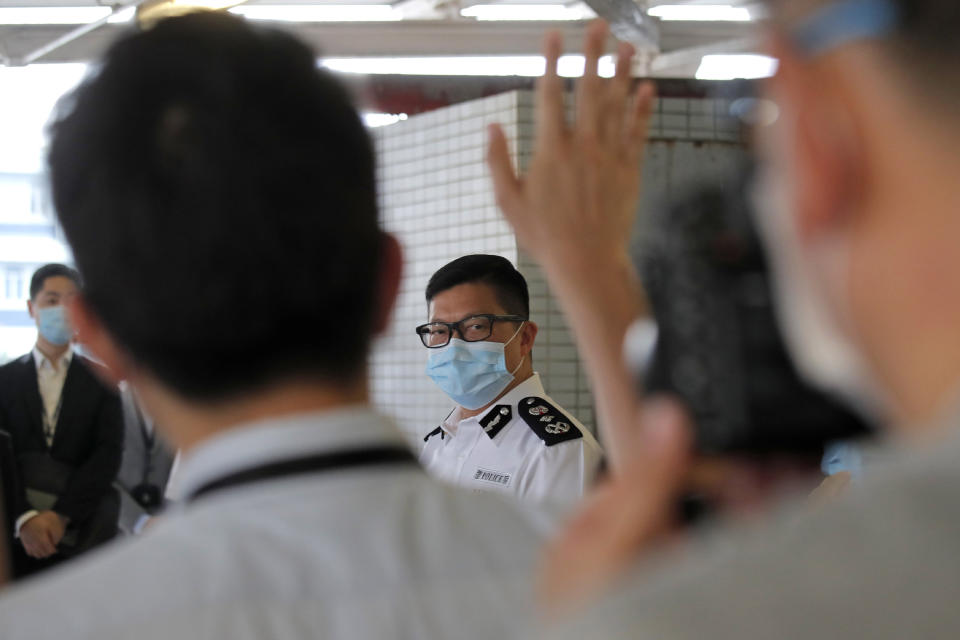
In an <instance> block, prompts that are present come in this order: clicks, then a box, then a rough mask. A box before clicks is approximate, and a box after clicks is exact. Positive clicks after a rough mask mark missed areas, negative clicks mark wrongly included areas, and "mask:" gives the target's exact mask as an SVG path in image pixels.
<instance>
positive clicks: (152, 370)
mask: <svg viewBox="0 0 960 640" xmlns="http://www.w3.org/2000/svg"><path fill="white" fill-rule="evenodd" d="M62 110H63V113H62V114H61V116H60V117H59V119H58V120H57V122H56V123H55V124H54V126H53V141H52V146H51V150H50V158H49V160H50V169H51V178H52V186H53V195H54V201H55V204H56V209H57V214H58V216H59V218H60V221H61V223H62V225H63V228H64V231H65V233H66V235H67V239H68V240H69V242H70V245H71V247H72V248H73V252H74V256H75V259H76V264H77V266H78V268H79V270H80V272H81V273H82V274H83V277H84V285H85V290H84V293H83V298H82V301H81V302H80V304H78V305H76V308H75V311H76V313H75V315H76V316H77V324H78V330H79V331H80V332H81V334H83V335H82V336H81V337H82V339H83V340H84V342H85V343H86V344H87V345H88V346H89V347H90V348H91V351H93V352H94V353H96V354H97V355H98V356H99V357H100V358H101V359H102V360H103V361H104V362H105V363H106V364H108V365H109V366H110V367H111V368H112V369H113V370H114V372H115V373H116V375H117V376H118V377H120V378H126V379H128V380H130V381H131V382H132V383H133V384H134V386H137V387H138V392H140V395H141V397H143V398H144V400H145V402H146V403H147V404H150V402H151V398H154V399H156V398H162V399H164V401H172V402H173V403H179V404H178V406H188V407H198V408H199V407H202V408H204V410H216V409H219V408H225V407H237V406H240V405H241V404H242V402H244V401H247V400H250V399H251V398H256V397H258V394H262V393H265V392H267V391H269V390H273V389H279V388H285V387H289V386H291V385H297V386H300V387H315V386H317V385H319V386H322V387H325V388H329V389H334V390H336V389H341V390H343V391H344V393H346V394H348V395H352V396H353V397H354V398H355V399H356V400H360V401H362V400H364V399H365V398H366V380H365V378H366V375H365V374H366V359H367V353H368V350H369V347H370V343H371V339H372V336H373V335H374V334H375V333H376V332H378V331H379V330H381V329H382V328H383V327H384V326H385V324H386V322H387V316H388V314H389V311H390V308H391V306H392V303H393V298H394V296H395V292H396V286H397V281H398V278H399V275H398V272H399V267H400V257H399V248H398V246H397V245H396V242H395V241H394V240H393V239H392V238H390V237H388V236H386V235H385V234H384V233H382V232H381V230H380V228H379V225H378V215H377V195H376V185H375V181H374V169H375V167H374V154H373V149H372V146H371V142H370V139H369V137H368V135H367V133H366V131H365V129H364V127H363V125H362V124H361V121H360V118H359V116H358V114H357V112H356V110H355V109H354V107H353V105H352V102H351V98H350V96H349V95H348V94H347V92H346V90H345V89H344V88H343V86H341V84H340V83H339V82H337V81H336V80H335V79H334V78H333V77H332V76H331V75H330V74H329V73H327V72H326V71H324V70H321V69H318V68H317V63H316V58H315V56H314V54H313V52H311V51H310V50H309V49H308V48H307V47H305V46H303V45H302V44H301V43H299V42H298V41H296V40H295V39H293V38H292V37H291V36H288V35H285V34H283V33H281V32H278V31H273V30H266V29H258V28H254V27H251V26H249V25H247V24H246V23H244V22H243V21H242V20H240V19H238V18H234V17H231V16H227V15H222V14H214V13H198V14H192V15H188V16H186V17H181V18H173V19H170V20H167V21H164V22H161V23H160V24H159V25H157V26H156V27H155V28H153V29H151V30H149V31H146V32H143V33H138V34H133V35H129V36H127V37H125V38H123V39H121V40H120V41H119V42H117V43H116V44H114V45H113V46H112V47H111V48H110V50H109V51H108V53H107V54H106V57H105V59H104V60H103V62H102V64H101V66H100V67H99V68H98V69H97V70H96V72H95V73H94V74H92V75H91V76H90V77H89V78H88V79H87V81H86V82H85V83H84V84H83V85H82V86H81V87H80V88H79V89H78V90H77V91H76V92H75V93H74V94H73V95H72V96H71V97H70V98H69V101H68V102H66V103H64V105H63V106H62ZM293 404H296V402H294V403H293ZM276 405H277V407H278V410H281V409H279V407H280V406H281V405H282V403H276ZM148 408H149V409H150V410H151V411H152V412H154V413H155V414H156V410H157V408H156V407H148ZM161 412H162V409H161ZM157 418H158V420H160V418H161V416H159V415H158V416H157ZM180 444H182V443H180Z"/></svg>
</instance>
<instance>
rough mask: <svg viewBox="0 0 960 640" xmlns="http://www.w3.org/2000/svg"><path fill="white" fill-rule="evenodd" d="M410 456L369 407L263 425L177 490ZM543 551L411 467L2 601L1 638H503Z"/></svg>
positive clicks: (190, 528) (291, 498) (183, 528)
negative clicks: (262, 472)
mask: <svg viewBox="0 0 960 640" xmlns="http://www.w3.org/2000/svg"><path fill="white" fill-rule="evenodd" d="M404 442H405V441H404V439H403V437H402V435H401V434H400V433H399V431H398V430H397V429H396V428H395V427H394V426H393V425H392V424H391V423H390V422H389V421H388V420H387V419H385V418H383V417H381V416H379V415H377V414H376V413H374V412H373V411H372V410H370V409H368V408H365V407H357V408H352V409H347V410H343V411H338V412H327V413H318V414H307V415H301V416H292V417H288V418H285V419H283V420H273V421H269V422H264V423H258V424H254V425H250V426H247V427H242V428H237V429H233V430H231V431H230V432H227V433H225V434H223V435H221V436H217V437H216V438H214V439H213V440H210V441H209V442H206V443H204V444H202V445H200V446H199V447H198V448H196V449H195V450H193V451H191V452H190V453H189V454H187V455H185V456H184V460H183V466H182V468H181V469H182V475H181V480H182V488H183V491H184V493H185V495H187V496H189V495H191V494H192V493H193V492H194V491H196V490H197V489H198V488H199V487H201V486H203V485H206V484H208V483H210V482H211V481H214V480H215V479H217V478H222V477H224V476H226V475H230V474H233V473H236V472H238V471H242V470H248V469H250V468H253V467H257V466H260V465H263V464H265V463H271V462H277V461H284V460H290V459H295V458H300V457H303V456H309V455H316V454H324V453H331V452H339V451H343V450H349V449H357V448H363V447H370V446H379V447H383V446H397V445H399V446H401V447H402V446H404ZM540 540H541V536H540V535H539V533H538V532H537V531H536V530H535V528H534V526H533V525H532V524H531V523H530V521H529V520H528V516H527V515H526V514H524V513H522V512H521V511H520V510H519V509H517V508H516V506H515V505H512V504H511V503H510V502H508V501H506V500H503V499H502V498H499V497H497V496H476V495H470V494H469V493H466V492H460V491H457V490H456V489H453V488H451V487H448V486H446V485H444V484H442V483H439V482H436V481H435V480H433V479H432V478H430V477H429V476H428V475H427V474H426V473H425V472H424V471H423V469H421V468H420V467H419V465H417V464H416V463H415V462H412V463H411V464H406V465H396V464H394V465H389V466H386V465H385V466H369V467H348V468H342V469H329V470H326V471H322V472H307V473H301V474H298V475H290V476H282V477H278V478H272V479H269V480H258V481H256V482H254V483H250V484H239V485H234V486H230V487H226V488H223V489H220V490H217V491H212V492H210V493H206V494H203V495H202V496H200V497H199V498H197V499H196V500H194V501H189V500H187V501H186V502H185V503H184V504H183V505H181V506H179V507H178V508H176V509H174V510H172V511H171V512H169V513H168V514H167V515H165V516H164V517H163V518H160V519H159V520H158V522H157V523H156V524H155V525H154V526H152V527H150V528H148V529H147V530H146V531H145V532H144V534H143V535H142V536H139V537H137V538H126V539H123V540H122V541H119V542H113V543H110V544H108V545H106V546H105V547H103V548H100V549H97V550H94V551H91V552H90V553H88V554H86V555H85V556H83V557H80V558H77V559H76V560H74V561H72V562H71V563H69V564H67V565H64V566H62V567H60V568H58V569H57V570H56V571H51V572H49V573H47V574H44V575H41V576H38V577H37V578H35V579H32V580H29V581H27V582H25V583H23V584H22V585H21V586H13V587H11V588H8V589H7V590H5V591H0V637H2V638H3V640H26V639H29V640H41V639H47V638H49V639H51V640H63V639H64V638H70V640H107V639H114V638H115V639H126V638H137V640H171V639H172V638H203V639H204V640H216V639H221V638H222V639H224V640H248V639H249V640H262V639H265V638H270V639H271V640H285V639H301V638H302V639H308V638H309V639H311V640H312V639H314V638H324V639H326V640H336V639H341V638H349V639H357V640H361V639H363V640H369V639H370V638H408V639H410V640H419V639H431V638H437V639H444V640H446V639H449V638H458V639H460V638H483V639H484V640H489V639H490V638H507V637H512V636H513V635H514V634H515V633H516V629H517V627H518V625H521V624H522V623H523V621H524V620H525V619H526V618H527V616H529V615H531V613H530V612H531V611H533V609H534V607H533V586H532V580H531V577H532V569H533V568H532V563H533V561H534V560H535V559H536V557H537V549H538V547H539V544H540Z"/></svg>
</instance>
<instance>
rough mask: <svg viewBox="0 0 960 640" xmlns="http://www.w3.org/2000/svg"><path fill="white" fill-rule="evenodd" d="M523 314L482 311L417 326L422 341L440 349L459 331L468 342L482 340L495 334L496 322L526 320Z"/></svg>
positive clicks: (426, 345)
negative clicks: (460, 317)
mask: <svg viewBox="0 0 960 640" xmlns="http://www.w3.org/2000/svg"><path fill="white" fill-rule="evenodd" d="M526 321H527V319H526V318H524V317H523V316H498V315H494V314H492V313H482V314H479V315H475V316H470V317H467V318H464V319H463V320H461V321H459V322H428V323H427V324H422V325H420V326H419V327H417V335H418V336H420V341H421V342H422V343H423V346H425V347H426V348H428V349H439V348H440V347H445V346H447V345H448V344H450V338H452V337H453V334H455V333H457V334H459V335H460V338H461V339H463V340H464V341H466V342H480V341H482V340H486V339H487V338H489V337H490V336H491V335H493V325H494V323H496V322H526Z"/></svg>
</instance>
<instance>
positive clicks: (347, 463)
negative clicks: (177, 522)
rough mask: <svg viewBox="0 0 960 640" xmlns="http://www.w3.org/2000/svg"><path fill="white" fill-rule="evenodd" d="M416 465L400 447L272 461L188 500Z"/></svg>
mask: <svg viewBox="0 0 960 640" xmlns="http://www.w3.org/2000/svg"><path fill="white" fill-rule="evenodd" d="M403 464H409V465H416V464H417V460H416V458H414V457H413V454H412V453H410V450H409V449H407V448H405V447H400V446H390V447H370V448H367V449H352V450H348V451H335V452H332V453H320V454H316V455H312V456H304V457H302V458H293V459H291V460H282V461H280V462H271V463H268V464H264V465H260V466H257V467H253V468H251V469H245V470H243V471H238V472H237V473H232V474H230V475H228V476H224V477H222V478H219V479H217V480H214V481H212V482H208V483H207V484H205V485H203V486H202V487H200V488H199V489H197V490H196V491H194V492H193V493H191V494H190V496H189V497H188V498H187V501H188V502H191V501H193V500H196V499H197V498H199V497H200V496H202V495H203V494H205V493H210V492H212V491H219V490H220V489H226V488H227V487H234V486H237V485H240V484H249V483H251V482H259V481H261V480H269V479H271V478H279V477H283V476H294V475H300V474H305V473H320V472H324V471H334V470H339V469H350V468H354V467H374V466H385V465H403Z"/></svg>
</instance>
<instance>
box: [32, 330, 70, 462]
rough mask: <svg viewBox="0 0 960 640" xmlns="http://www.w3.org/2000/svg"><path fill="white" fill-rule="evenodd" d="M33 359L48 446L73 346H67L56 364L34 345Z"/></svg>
mask: <svg viewBox="0 0 960 640" xmlns="http://www.w3.org/2000/svg"><path fill="white" fill-rule="evenodd" d="M33 361H34V363H36V365H37V387H38V388H39V389H40V401H41V402H42V404H43V414H44V415H43V416H42V418H43V428H44V435H45V436H46V438H47V446H48V447H49V446H51V445H52V444H53V436H54V433H55V432H56V429H57V419H58V418H59V417H60V411H59V409H60V396H61V395H62V394H63V383H64V382H66V381H67V371H68V370H69V369H70V363H71V362H73V347H72V346H68V347H67V350H66V351H65V352H64V353H63V355H61V356H60V358H59V359H58V360H57V363H56V366H54V364H53V362H51V360H50V358H48V357H47V356H46V355H44V353H43V352H42V351H40V349H39V348H38V347H34V348H33Z"/></svg>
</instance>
